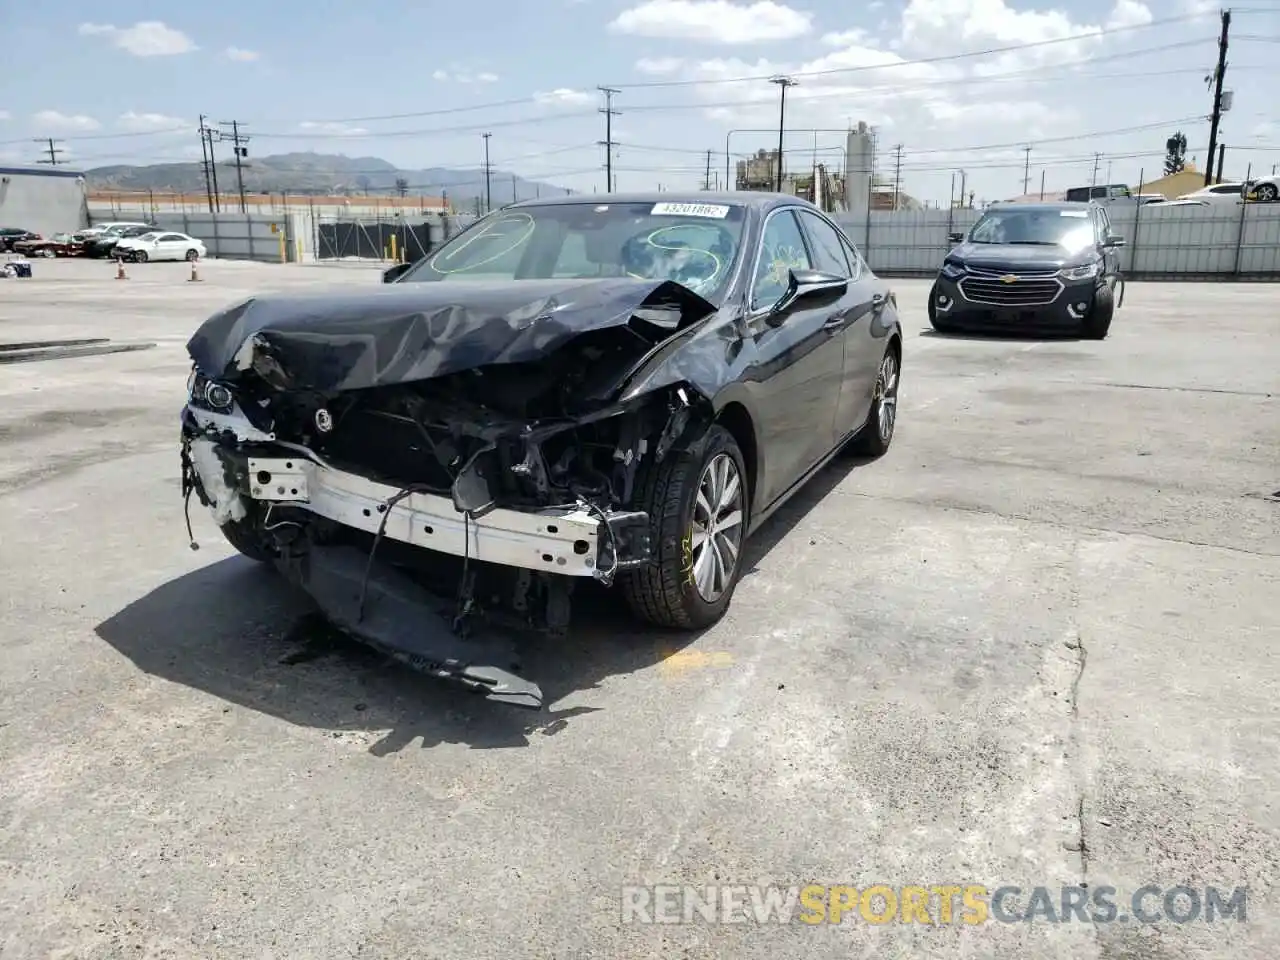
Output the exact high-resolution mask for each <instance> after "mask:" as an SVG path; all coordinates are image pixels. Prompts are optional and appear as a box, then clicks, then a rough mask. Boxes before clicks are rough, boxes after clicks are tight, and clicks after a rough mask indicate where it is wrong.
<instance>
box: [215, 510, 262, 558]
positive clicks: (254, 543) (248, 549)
mask: <svg viewBox="0 0 1280 960" xmlns="http://www.w3.org/2000/svg"><path fill="white" fill-rule="evenodd" d="M218 529H219V530H221V531H222V535H223V536H224V537H226V538H227V543H229V544H231V546H233V547H235V548H236V550H238V551H239V552H240V553H241V554H242V555H243V556H246V557H248V558H249V559H250V560H253V561H256V562H257V563H270V562H271V561H272V560H273V559H274V558H275V553H274V551H272V549H271V547H269V546H268V545H267V543H266V541H265V540H263V538H262V535H261V534H260V533H259V532H258V531H257V530H256V529H254V527H253V526H252V524H249V523H246V522H245V521H243V520H232V521H231V522H230V523H225V524H223V525H222V526H221V527H219V528H218Z"/></svg>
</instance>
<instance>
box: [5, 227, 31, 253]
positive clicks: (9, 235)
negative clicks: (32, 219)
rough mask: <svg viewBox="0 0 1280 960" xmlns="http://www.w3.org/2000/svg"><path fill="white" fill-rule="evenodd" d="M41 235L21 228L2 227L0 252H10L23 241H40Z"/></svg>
mask: <svg viewBox="0 0 1280 960" xmlns="http://www.w3.org/2000/svg"><path fill="white" fill-rule="evenodd" d="M39 239H40V234H38V233H33V232H32V231H30V230H23V229H22V228H21V227H0V251H9V250H12V249H13V245H14V244H15V243H18V242H19V241H22V240H39Z"/></svg>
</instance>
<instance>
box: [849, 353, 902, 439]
mask: <svg viewBox="0 0 1280 960" xmlns="http://www.w3.org/2000/svg"><path fill="white" fill-rule="evenodd" d="M901 381H902V367H901V364H900V363H899V361H898V351H897V349H896V348H895V347H894V345H893V344H889V346H887V347H885V351H884V357H882V358H881V360H880V369H879V370H877V371H876V383H875V388H874V390H873V393H872V399H871V410H870V412H869V413H868V414H867V422H866V423H864V424H863V425H862V429H861V430H859V431H858V432H857V434H855V435H854V437H853V439H852V440H850V441H849V452H850V453H853V454H855V455H857V456H861V457H882V456H884V455H885V454H886V453H888V452H889V445H890V444H891V443H893V431H894V428H895V427H896V426H897V425H898V384H899V383H900V382H901Z"/></svg>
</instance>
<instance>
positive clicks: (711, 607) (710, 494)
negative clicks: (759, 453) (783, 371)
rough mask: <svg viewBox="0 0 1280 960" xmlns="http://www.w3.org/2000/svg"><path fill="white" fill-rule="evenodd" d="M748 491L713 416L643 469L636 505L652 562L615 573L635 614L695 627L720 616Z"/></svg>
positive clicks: (731, 583)
mask: <svg viewBox="0 0 1280 960" xmlns="http://www.w3.org/2000/svg"><path fill="white" fill-rule="evenodd" d="M749 493H750V491H749V489H748V486H747V470H746V465H745V462H744V461H743V458H742V451H741V450H740V449H739V448H738V443H737V441H736V440H734V439H733V434H731V433H730V432H729V431H728V430H726V429H725V428H724V427H722V426H720V425H719V424H715V425H712V427H711V428H710V429H709V430H708V431H707V433H706V434H705V436H704V437H703V439H702V441H701V442H700V443H698V444H696V445H694V446H693V447H692V448H690V449H686V450H679V451H673V452H672V453H670V454H668V456H667V458H666V459H664V460H663V461H662V462H661V463H659V464H656V465H650V466H649V467H648V468H647V469H646V470H645V471H644V474H643V475H642V477H641V479H640V505H641V508H642V509H644V510H646V511H647V512H648V514H649V536H650V543H651V544H652V549H653V551H654V562H653V563H652V564H651V565H649V566H646V567H641V568H639V569H636V570H627V571H624V572H623V573H622V575H621V576H620V577H619V586H620V587H621V588H622V591H623V593H624V595H625V596H626V598H627V602H628V603H629V604H630V606H631V609H632V611H634V613H635V614H636V615H637V616H638V617H640V618H641V619H643V620H647V621H649V622H650V623H653V624H656V625H658V626H661V627H672V628H676V629H682V630H696V629H699V628H701V627H707V626H710V625H711V624H713V623H715V622H716V621H717V620H719V619H720V618H721V617H722V616H724V612H725V610H726V609H727V608H728V606H729V601H730V599H731V598H732V597H733V590H734V587H736V586H737V582H738V574H739V571H740V570H741V565H742V548H743V545H744V542H745V540H746V534H747V522H748V519H749V514H750V496H749Z"/></svg>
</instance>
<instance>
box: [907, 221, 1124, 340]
mask: <svg viewBox="0 0 1280 960" xmlns="http://www.w3.org/2000/svg"><path fill="white" fill-rule="evenodd" d="M950 239H951V241H952V242H953V243H956V244H959V245H958V246H957V247H956V248H955V249H953V250H952V251H951V252H950V253H949V254H947V256H946V259H945V260H944V261H943V264H942V269H941V270H940V271H939V273H938V279H937V280H936V281H935V282H934V284H933V289H932V290H931V291H930V293H929V322H930V323H931V324H933V327H934V329H935V330H938V331H940V332H951V331H954V330H958V329H962V328H965V327H975V328H987V329H1004V330H1020V331H1029V330H1034V329H1040V328H1047V329H1058V330H1072V331H1079V332H1080V333H1081V334H1082V335H1083V336H1085V337H1087V338H1088V339H1091V340H1101V339H1103V338H1104V337H1106V335H1107V331H1108V330H1109V329H1110V328H1111V318H1112V315H1113V314H1114V313H1115V309H1116V306H1117V303H1116V297H1115V290H1116V286H1117V284H1118V283H1119V282H1120V255H1119V248H1120V247H1122V246H1124V240H1122V239H1121V238H1120V237H1118V236H1116V235H1115V234H1114V233H1112V232H1111V221H1110V218H1109V217H1108V215H1107V210H1106V206H1105V205H1104V204H1103V203H1100V202H1097V201H1094V202H1091V203H1041V204H997V205H994V206H992V207H989V208H988V209H987V211H986V212H985V213H984V214H983V215H982V218H981V219H980V220H978V222H977V223H975V224H974V225H973V228H972V229H971V230H970V231H969V233H968V236H967V237H966V236H965V235H964V234H962V233H953V234H952V235H951V237H950Z"/></svg>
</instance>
